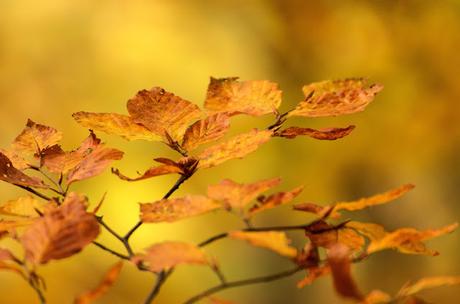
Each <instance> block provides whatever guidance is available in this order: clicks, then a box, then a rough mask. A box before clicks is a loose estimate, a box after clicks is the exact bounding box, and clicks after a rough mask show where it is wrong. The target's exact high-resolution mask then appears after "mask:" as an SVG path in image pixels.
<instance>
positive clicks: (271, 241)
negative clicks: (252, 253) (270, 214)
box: [229, 231, 297, 258]
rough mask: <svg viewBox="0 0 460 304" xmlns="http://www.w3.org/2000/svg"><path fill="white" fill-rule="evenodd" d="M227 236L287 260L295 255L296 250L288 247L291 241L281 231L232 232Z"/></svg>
mask: <svg viewBox="0 0 460 304" xmlns="http://www.w3.org/2000/svg"><path fill="white" fill-rule="evenodd" d="M229 236H230V237H231V238H233V239H238V240H244V241H247V242H249V243H250V244H251V245H254V246H257V247H262V248H266V249H269V250H271V251H274V252H276V253H278V254H280V255H282V256H286V257H289V258H294V257H295V256H296V255H297V249H296V248H294V247H291V246H289V243H290V242H291V241H290V240H289V239H288V238H287V236H286V234H285V233H284V232H281V231H262V232H260V231H257V232H246V231H232V232H230V233H229Z"/></svg>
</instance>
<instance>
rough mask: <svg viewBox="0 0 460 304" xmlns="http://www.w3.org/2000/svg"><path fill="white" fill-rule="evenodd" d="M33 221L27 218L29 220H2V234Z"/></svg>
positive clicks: (0, 224)
mask: <svg viewBox="0 0 460 304" xmlns="http://www.w3.org/2000/svg"><path fill="white" fill-rule="evenodd" d="M32 223H33V220H30V219H27V220H19V221H4V220H0V236H2V234H3V233H4V232H8V231H10V230H12V229H15V228H18V227H24V226H28V225H30V224H32Z"/></svg>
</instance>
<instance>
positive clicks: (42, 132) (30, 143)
mask: <svg viewBox="0 0 460 304" xmlns="http://www.w3.org/2000/svg"><path fill="white" fill-rule="evenodd" d="M61 139H62V133H61V132H59V131H58V130H56V129H54V128H51V127H48V126H44V125H40V124H37V123H35V122H33V121H32V120H30V119H29V120H28V121H27V124H26V128H25V129H24V130H23V131H22V132H21V134H19V135H18V136H17V137H16V139H15V140H14V142H13V144H12V147H13V149H14V150H16V151H25V152H32V153H39V152H40V151H42V150H43V149H45V148H47V147H50V146H53V145H55V144H57V143H58V142H59V141H60V140H61Z"/></svg>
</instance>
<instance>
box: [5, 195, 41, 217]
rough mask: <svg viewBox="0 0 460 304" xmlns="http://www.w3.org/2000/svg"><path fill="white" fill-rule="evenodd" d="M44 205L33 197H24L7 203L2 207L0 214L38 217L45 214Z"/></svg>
mask: <svg viewBox="0 0 460 304" xmlns="http://www.w3.org/2000/svg"><path fill="white" fill-rule="evenodd" d="M43 206H44V204H43V203H42V202H40V201H39V200H37V199H36V198H34V197H33V196H30V195H28V196H23V197H20V198H18V199H15V200H10V201H7V202H6V203H4V204H2V205H1V206H0V214H2V215H8V216H18V217H37V216H39V215H40V214H39V212H43Z"/></svg>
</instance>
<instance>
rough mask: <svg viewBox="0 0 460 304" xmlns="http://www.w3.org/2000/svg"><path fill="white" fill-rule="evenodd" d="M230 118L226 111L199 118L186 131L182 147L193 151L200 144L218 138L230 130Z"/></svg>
mask: <svg viewBox="0 0 460 304" xmlns="http://www.w3.org/2000/svg"><path fill="white" fill-rule="evenodd" d="M229 127H230V119H229V118H228V116H227V115H226V114H224V113H217V114H214V115H211V116H208V117H206V118H205V119H202V120H199V121H197V122H195V123H194V124H192V125H191V126H189V127H188V128H187V130H186V131H185V135H184V141H183V143H182V147H183V148H184V149H185V150H187V151H191V150H193V149H195V148H196V147H198V146H199V145H202V144H205V143H208V142H211V141H215V140H218V139H219V138H221V137H222V136H224V135H225V133H226V132H227V131H228V129H229Z"/></svg>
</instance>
